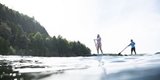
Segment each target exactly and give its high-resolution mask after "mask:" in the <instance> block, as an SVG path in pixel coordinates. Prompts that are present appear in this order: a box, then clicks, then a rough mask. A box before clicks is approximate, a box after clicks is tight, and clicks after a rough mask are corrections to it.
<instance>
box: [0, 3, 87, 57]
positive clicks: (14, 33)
mask: <svg viewBox="0 0 160 80" xmlns="http://www.w3.org/2000/svg"><path fill="white" fill-rule="evenodd" d="M0 54H1V55H32V56H83V55H90V49H89V48H87V47H86V46H85V45H84V44H82V43H80V42H79V41H77V42H68V41H67V40H66V39H64V38H62V37H61V36H58V37H55V36H54V37H50V36H49V35H48V33H47V31H46V30H45V28H44V27H43V26H42V25H41V24H40V23H39V22H38V21H36V20H35V19H34V18H31V17H29V16H27V15H24V14H22V13H19V12H18V11H15V10H12V9H9V8H8V7H6V6H5V5H3V4H1V3H0Z"/></svg>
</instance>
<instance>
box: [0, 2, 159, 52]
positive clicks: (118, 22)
mask: <svg viewBox="0 0 160 80" xmlns="http://www.w3.org/2000/svg"><path fill="white" fill-rule="evenodd" d="M0 3H2V4H5V5H6V6H8V7H9V8H12V9H14V10H16V11H19V12H20V13H23V14H26V15H28V16H30V17H34V18H35V19H36V20H37V21H38V22H40V24H41V25H42V26H44V27H45V29H46V30H47V32H48V33H49V35H50V36H58V35H61V36H62V37H63V38H66V39H67V40H69V41H80V42H81V43H83V44H85V45H86V46H87V47H89V48H90V49H91V51H92V53H96V48H95V44H94V41H93V39H95V38H96V36H97V34H100V36H101V38H102V50H103V52H104V53H119V52H120V51H121V50H122V49H123V48H125V47H126V46H127V45H128V44H129V43H130V39H133V40H134V41H135V43H136V50H137V53H146V54H154V53H156V52H160V31H159V30H160V23H159V22H160V6H159V5H160V1H159V0H0ZM123 53H124V54H130V48H127V49H126V50H125V51H124V52H123Z"/></svg>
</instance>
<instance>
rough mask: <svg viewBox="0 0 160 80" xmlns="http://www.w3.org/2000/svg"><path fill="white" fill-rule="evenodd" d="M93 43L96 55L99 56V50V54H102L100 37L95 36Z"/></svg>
mask: <svg viewBox="0 0 160 80" xmlns="http://www.w3.org/2000/svg"><path fill="white" fill-rule="evenodd" d="M94 42H95V45H96V49H97V53H98V54H99V50H101V53H102V54H103V51H102V43H101V37H100V35H99V34H98V35H97V39H94Z"/></svg>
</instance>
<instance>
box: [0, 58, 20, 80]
mask: <svg viewBox="0 0 160 80" xmlns="http://www.w3.org/2000/svg"><path fill="white" fill-rule="evenodd" d="M0 80H22V76H21V74H20V73H19V71H14V70H13V67H12V66H11V65H10V62H9V61H6V60H1V61H0Z"/></svg>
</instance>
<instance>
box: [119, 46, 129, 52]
mask: <svg viewBox="0 0 160 80" xmlns="http://www.w3.org/2000/svg"><path fill="white" fill-rule="evenodd" d="M126 48H128V45H127V46H126V47H125V48H124V49H123V50H122V51H121V52H120V53H122V52H123V51H124V50H125V49H126Z"/></svg>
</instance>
